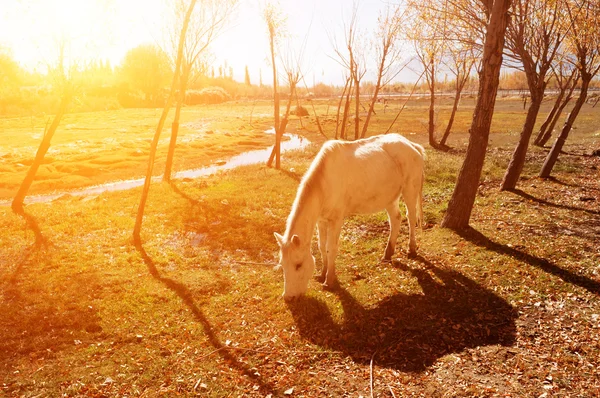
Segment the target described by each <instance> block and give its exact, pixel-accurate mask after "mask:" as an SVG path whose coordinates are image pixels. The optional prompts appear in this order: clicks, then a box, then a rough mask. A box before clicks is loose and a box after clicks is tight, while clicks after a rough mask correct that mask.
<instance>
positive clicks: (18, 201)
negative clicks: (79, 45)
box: [11, 38, 75, 216]
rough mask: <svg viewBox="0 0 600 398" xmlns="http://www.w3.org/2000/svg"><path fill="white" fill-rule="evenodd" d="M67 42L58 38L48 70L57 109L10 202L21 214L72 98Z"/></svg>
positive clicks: (71, 77) (72, 83) (73, 71)
mask: <svg viewBox="0 0 600 398" xmlns="http://www.w3.org/2000/svg"><path fill="white" fill-rule="evenodd" d="M67 44H68V42H67V40H66V39H65V38H62V39H60V40H58V42H57V47H58V62H57V64H56V66H55V67H54V68H52V69H51V70H50V75H51V76H53V78H54V90H55V92H56V93H58V94H59V96H60V103H59V105H58V109H57V111H56V114H55V115H54V118H53V120H52V123H51V124H50V126H49V127H48V128H47V129H46V130H45V131H44V136H43V137H42V141H41V142H40V146H39V147H38V150H37V152H36V154H35V158H34V159H33V162H32V163H31V166H29V170H27V174H26V175H25V178H24V179H23V182H21V185H20V186H19V189H18V191H17V193H16V194H15V197H14V198H13V201H12V203H11V208H12V209H13V211H14V212H15V213H17V214H20V215H23V216H24V215H25V212H24V208H23V202H24V200H25V197H26V196H27V192H28V191H29V188H30V187H31V184H32V183H33V180H34V178H35V175H36V173H37V171H38V169H39V168H40V165H41V164H42V161H43V160H44V156H46V153H47V152H48V149H49V148H50V143H51V141H52V137H54V133H55V132H56V129H57V128H58V126H59V124H60V121H61V119H62V117H63V116H64V114H65V112H66V111H67V107H68V105H69V103H70V102H71V99H72V98H73V94H74V84H75V83H74V77H73V75H74V73H75V68H74V66H69V67H68V69H67V67H66V66H65V57H66V54H65V52H66V47H67Z"/></svg>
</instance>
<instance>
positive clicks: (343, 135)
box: [340, 80, 353, 140]
mask: <svg viewBox="0 0 600 398" xmlns="http://www.w3.org/2000/svg"><path fill="white" fill-rule="evenodd" d="M352 83H353V80H351V81H350V87H348V93H347V94H346V103H345V104H344V113H343V115H342V124H341V125H342V131H341V132H340V138H341V139H342V140H345V139H346V123H347V122H348V114H349V113H350V101H352Z"/></svg>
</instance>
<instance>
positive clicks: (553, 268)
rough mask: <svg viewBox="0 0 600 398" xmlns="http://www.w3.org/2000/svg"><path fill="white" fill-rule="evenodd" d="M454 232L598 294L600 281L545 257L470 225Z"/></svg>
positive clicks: (599, 292) (481, 245)
mask: <svg viewBox="0 0 600 398" xmlns="http://www.w3.org/2000/svg"><path fill="white" fill-rule="evenodd" d="M456 233H457V234H458V235H459V236H460V237H462V238H463V239H465V240H467V241H469V242H471V243H473V244H475V245H477V246H480V247H484V248H486V249H488V250H491V251H494V252H496V253H498V254H502V255H507V256H510V257H513V258H515V259H517V260H520V261H524V262H526V263H527V264H529V265H531V266H533V267H536V268H539V269H541V270H542V271H544V272H546V273H549V274H552V275H554V276H557V277H559V278H560V279H562V280H563V281H565V282H567V283H570V284H573V285H576V286H579V287H582V288H584V289H586V290H587V291H588V292H590V293H593V294H597V295H600V282H597V281H595V280H593V279H590V278H588V277H586V276H584V275H579V274H576V273H574V272H572V271H568V270H566V269H563V268H561V267H559V266H558V265H556V264H553V263H552V262H550V261H548V260H547V259H545V258H541V257H537V256H533V255H531V254H528V253H524V252H522V251H520V250H517V249H515V248H513V247H509V246H506V245H503V244H500V243H498V242H494V241H493V240H491V239H490V238H488V237H487V236H485V235H483V234H482V233H481V232H479V231H477V230H476V229H474V228H472V227H468V228H466V229H463V230H458V231H456Z"/></svg>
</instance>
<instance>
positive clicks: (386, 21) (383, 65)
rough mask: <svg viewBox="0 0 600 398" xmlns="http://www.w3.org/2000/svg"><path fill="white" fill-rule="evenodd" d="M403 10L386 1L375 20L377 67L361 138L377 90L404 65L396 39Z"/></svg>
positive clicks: (372, 109) (361, 135)
mask: <svg viewBox="0 0 600 398" xmlns="http://www.w3.org/2000/svg"><path fill="white" fill-rule="evenodd" d="M404 16H405V10H404V9H403V7H402V6H401V4H396V5H393V4H391V3H388V5H387V7H386V8H385V10H384V11H383V12H382V13H380V14H379V18H378V20H377V33H376V35H375V51H376V54H377V60H378V68H377V81H376V83H375V87H374V91H373V97H372V98H371V103H370V104H369V108H368V110H367V116H366V117H365V121H364V123H363V127H362V132H361V134H360V137H361V138H364V137H365V136H366V134H367V129H368V127H369V122H370V120H371V116H372V115H373V113H374V110H375V103H376V102H377V98H378V95H379V90H381V88H382V87H385V86H386V85H387V84H388V83H389V82H390V81H392V80H393V79H394V78H395V77H396V76H397V75H398V74H399V73H400V72H401V71H402V69H404V66H405V65H403V66H400V65H399V64H400V59H401V57H402V52H401V48H400V47H399V45H398V40H399V38H400V34H401V32H402V29H401V28H402V26H403V24H404V19H405V18H404Z"/></svg>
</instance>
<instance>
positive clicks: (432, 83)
mask: <svg viewBox="0 0 600 398" xmlns="http://www.w3.org/2000/svg"><path fill="white" fill-rule="evenodd" d="M430 67H431V76H430V77H431V81H430V82H429V128H428V133H429V145H431V146H432V147H433V148H437V146H438V145H437V142H435V120H434V118H435V65H434V64H433V58H432V59H431V61H430Z"/></svg>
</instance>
